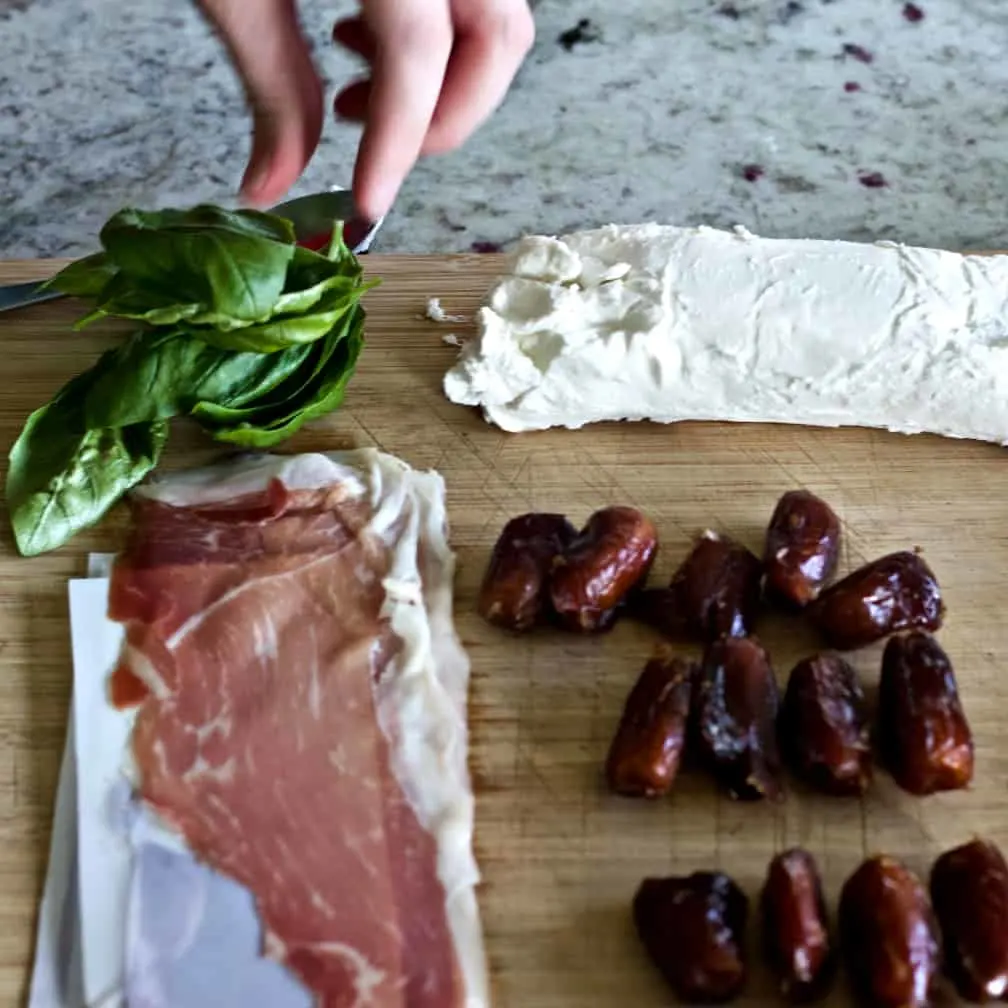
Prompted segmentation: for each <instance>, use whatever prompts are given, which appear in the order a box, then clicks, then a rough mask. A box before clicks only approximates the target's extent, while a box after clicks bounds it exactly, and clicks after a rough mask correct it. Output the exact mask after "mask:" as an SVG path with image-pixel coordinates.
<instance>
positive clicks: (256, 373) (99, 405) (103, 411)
mask: <svg viewBox="0 0 1008 1008" xmlns="http://www.w3.org/2000/svg"><path fill="white" fill-rule="evenodd" d="M310 349H311V348H310V347H295V348H293V349H292V350H290V351H285V352H282V353H279V354H259V353H243V354H236V353H230V352H229V351H226V350H221V349H220V348H218V347H212V346H209V345H208V344H207V343H204V342H203V341H202V340H198V339H195V338H193V337H192V336H189V335H187V334H186V333H185V332H182V331H178V330H168V331H157V332H154V333H144V332H140V333H136V334H134V335H133V336H132V337H131V338H130V339H128V340H127V341H126V342H125V343H123V344H121V345H120V346H118V347H115V348H114V349H112V350H109V351H106V353H105V354H103V355H102V356H101V357H100V358H99V360H98V362H97V363H96V364H95V366H94V367H93V368H92V369H91V371H90V372H89V375H90V383H89V385H88V387H87V389H86V390H85V391H84V392H83V394H82V396H81V399H82V410H81V418H82V424H83V429H85V430H89V429H93V428H99V427H124V426H127V425H129V424H134V423H140V422H143V421H150V420H159V419H167V418H168V417H173V416H180V415H185V414H187V413H189V412H190V411H191V410H192V409H193V407H194V406H195V405H196V404H197V403H199V402H200V401H202V400H209V401H211V402H230V403H237V404H242V403H245V402H247V401H255V400H257V399H261V398H262V397H263V396H266V395H268V394H269V393H270V392H272V391H273V390H274V389H275V388H276V387H277V386H279V385H281V384H282V383H283V382H284V381H286V380H287V379H288V378H289V377H290V376H291V375H292V374H294V373H296V371H297V370H298V368H299V367H300V366H301V364H302V363H303V361H304V359H305V358H306V357H307V356H308V352H309V351H310Z"/></svg>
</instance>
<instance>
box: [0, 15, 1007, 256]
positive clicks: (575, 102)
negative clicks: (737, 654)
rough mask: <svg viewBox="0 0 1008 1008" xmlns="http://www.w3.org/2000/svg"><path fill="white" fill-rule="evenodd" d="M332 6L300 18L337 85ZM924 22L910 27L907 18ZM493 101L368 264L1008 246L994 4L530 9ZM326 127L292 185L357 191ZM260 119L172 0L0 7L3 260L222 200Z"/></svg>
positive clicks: (1003, 109)
mask: <svg viewBox="0 0 1008 1008" xmlns="http://www.w3.org/2000/svg"><path fill="white" fill-rule="evenodd" d="M348 6H349V5H348V4H346V3H334V2H332V0H329V2H322V0H304V2H302V4H301V9H302V11H303V19H304V22H305V25H306V29H307V30H308V31H309V32H310V34H311V35H312V37H313V38H314V39H315V40H316V42H317V57H318V59H319V62H320V65H321V66H322V67H323V69H324V72H325V73H326V75H327V76H328V78H329V79H330V80H331V81H333V82H336V81H340V80H342V79H345V78H346V77H347V76H349V75H350V74H351V73H352V72H353V71H354V70H355V68H354V66H353V64H352V63H351V61H350V59H349V58H348V57H346V56H344V55H343V54H341V53H339V52H337V51H336V50H335V49H334V48H333V47H332V46H331V45H329V43H328V36H329V29H330V26H331V23H332V20H333V18H334V17H335V16H336V15H337V14H340V13H341V12H343V11H344V10H345V9H346V8H347V7H348ZM920 12H923V15H924V16H923V18H922V19H921V18H918V17H916V14H917V13H920ZM536 19H537V24H538V30H539V40H538V43H537V45H536V49H535V51H534V53H533V55H532V56H531V58H530V59H529V61H528V63H527V64H526V66H525V67H524V68H523V70H522V72H521V75H520V77H519V79H518V81H517V82H516V84H515V87H514V89H513V91H512V93H511V95H510V97H509V99H508V102H507V104H506V106H505V107H504V108H503V109H502V110H501V111H500V112H499V113H498V115H497V116H496V117H495V119H494V120H493V121H492V123H491V124H490V125H488V126H487V127H485V128H484V129H483V130H482V132H481V133H479V134H478V136H477V137H476V138H475V139H474V140H473V141H472V142H470V143H469V145H468V146H466V147H465V149H464V150H462V151H460V152H458V153H456V154H453V155H450V156H447V157H442V158H439V159H436V160H430V161H427V162H425V163H423V164H422V165H421V166H420V167H419V168H418V169H417V170H416V171H415V173H414V174H413V176H412V177H411V178H410V180H409V182H408V184H407V186H406V188H405V189H404V191H403V193H402V195H401V197H400V201H399V203H398V205H397V207H396V209H395V212H394V213H393V215H392V216H391V217H390V219H389V220H388V222H387V225H386V229H385V231H384V232H383V234H382V236H381V237H380V239H379V245H378V248H380V249H381V250H382V251H429V250H460V249H467V248H470V247H472V246H473V245H474V243H476V245H477V247H481V245H480V244H479V243H504V244H506V243H507V242H509V241H511V240H513V239H514V238H515V237H517V236H519V235H521V234H523V233H525V232H529V231H545V232H552V233H555V232H562V231H566V230H570V229H574V228H580V227H586V226H591V225H596V224H599V223H604V222H607V221H610V220H615V221H623V222H635V221H641V220H649V219H655V220H662V221H670V222H676V223H698V222H704V223H710V224H714V225H719V226H728V225H733V224H736V223H741V224H745V225H746V226H748V227H749V228H750V229H752V230H754V231H756V232H758V233H761V234H766V235H791V236H811V237H845V238H856V239H872V238H878V237H887V238H895V239H898V240H905V241H910V242H917V243H923V244H937V245H942V246H946V247H950V248H967V247H973V248H976V247H985V248H992V247H1008V60H1006V59H1005V52H1006V51H1008V4H1005V2H1004V0H918V7H917V8H914V7H913V5H905V4H904V2H903V0H728V2H726V0H676V2H674V3H673V2H657V0H621V2H620V3H618V4H612V3H608V2H604V0H540V2H539V3H538V4H537V5H536ZM355 143H356V132H355V131H354V130H353V129H351V128H349V127H346V126H340V125H336V124H335V123H334V124H332V125H330V126H329V127H328V128H327V131H326V135H325V138H324V142H323V145H322V147H321V149H320V150H319V153H318V154H317V155H316V158H315V160H314V162H313V164H312V165H311V167H310V169H309V171H308V174H307V176H306V177H305V179H304V180H303V182H302V184H301V185H300V186H299V187H298V189H297V190H296V191H297V192H303V191H307V190H309V189H312V188H317V187H322V186H326V185H329V184H332V183H339V182H346V181H347V180H348V179H349V176H350V169H351V165H352V161H353V153H354V147H355ZM247 145H248V124H247V119H246V116H245V112H244V108H243V104H242V99H241V95H240V92H239V89H238V87H237V84H236V81H235V79H234V77H233V74H232V72H231V70H230V67H229V66H228V65H227V63H226V62H225V60H224V59H223V57H222V55H221V52H220V50H219V47H218V45H217V43H216V41H215V40H214V39H213V38H212V37H211V36H210V35H209V33H208V32H207V30H206V29H205V27H204V25H203V23H202V22H201V20H200V19H199V17H198V16H197V14H196V13H195V11H194V10H193V9H192V7H191V6H190V5H189V4H187V3H185V2H173V3H163V2H161V0H131V2H128V3H127V2H126V0H0V211H2V213H0V255H2V256H5V257H20V256H50V255H72V254H78V253H83V252H85V251H88V250H90V249H92V248H93V247H94V245H95V235H96V232H97V230H98V228H99V227H100V225H101V223H102V221H103V220H104V219H105V218H106V217H107V216H108V215H109V214H110V213H112V212H113V211H115V210H116V209H118V208H119V207H120V206H122V205H124V204H133V205H140V206H145V207H147V206H154V205H166V204H187V203H192V202H195V201H197V200H213V201H217V202H229V201H231V200H232V198H233V191H234V187H235V185H236V183H237V180H238V178H239V177H240V174H241V171H242V169H243V166H244V157H245V153H246V150H247Z"/></svg>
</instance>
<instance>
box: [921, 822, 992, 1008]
mask: <svg viewBox="0 0 1008 1008" xmlns="http://www.w3.org/2000/svg"><path fill="white" fill-rule="evenodd" d="M931 903H932V905H933V906H934V911H935V915H936V916H937V918H938V924H939V926H940V927H941V932H942V939H943V943H944V950H945V966H946V972H947V973H948V974H949V976H950V977H951V978H952V980H953V982H954V983H955V985H956V987H957V988H958V990H959V993H960V994H962V996H963V997H964V998H966V1000H967V1001H975V1002H984V1001H989V1000H997V999H999V998H1003V997H1005V995H1006V994H1008V863H1005V859H1004V855H1003V854H1002V853H1001V851H1000V850H998V848H997V847H996V846H995V845H994V844H993V843H991V842H990V841H988V840H979V839H977V840H972V841H970V842H969V843H967V844H963V845H962V846H961V847H956V848H954V849H953V850H949V851H946V852H945V853H944V854H942V855H941V856H940V857H939V858H938V860H937V861H935V863H934V866H933V867H932V869H931Z"/></svg>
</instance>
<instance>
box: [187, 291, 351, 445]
mask: <svg viewBox="0 0 1008 1008" xmlns="http://www.w3.org/2000/svg"><path fill="white" fill-rule="evenodd" d="M363 346H364V310H363V308H361V307H360V306H359V305H358V306H356V307H355V309H354V311H353V314H352V315H351V316H350V318H349V319H348V320H347V323H346V325H345V327H343V328H341V329H340V330H338V331H336V332H334V333H332V334H330V336H328V337H326V341H325V352H324V354H323V358H322V359H321V360H320V362H319V364H318V366H317V368H316V371H315V374H314V375H313V377H312V379H311V380H310V381H309V382H308V383H307V384H306V385H305V386H304V388H303V389H302V390H301V392H300V393H299V395H297V396H296V397H293V398H292V399H289V400H287V401H285V402H282V403H277V404H276V406H275V407H273V408H271V409H264V410H262V411H261V412H259V413H257V414H256V415H255V416H254V418H252V419H246V420H243V421H242V422H240V423H238V424H235V425H234V426H226V427H224V426H222V427H217V428H216V429H213V428H211V433H212V434H213V436H214V438H216V439H217V440H218V441H225V442H228V443H230V444H235V445H241V446H243V447H247V448H269V447H271V446H273V445H275V444H278V443H279V442H281V441H284V440H286V439H287V438H289V437H291V435H293V434H294V433H296V432H297V431H298V430H299V429H300V428H301V427H302V426H303V425H304V424H305V423H307V422H308V421H309V420H313V419H315V418H316V417H319V416H322V415H324V414H326V413H330V412H331V411H332V410H334V409H336V408H337V407H338V406H339V405H340V404H341V403H342V402H343V397H344V395H345V394H346V389H347V386H348V385H349V383H350V379H351V378H352V377H353V373H354V369H355V368H356V365H357V359H358V358H359V356H360V352H361V349H362V348H363ZM204 415H205V416H206V418H207V419H211V420H212V419H213V411H212V410H211V411H208V412H207V413H206V414H204ZM194 416H196V417H197V418H198V419H201V417H200V414H199V413H196V412H195V411H194ZM217 416H218V417H219V419H221V420H223V419H225V418H224V416H223V415H222V414H218V415H217Z"/></svg>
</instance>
